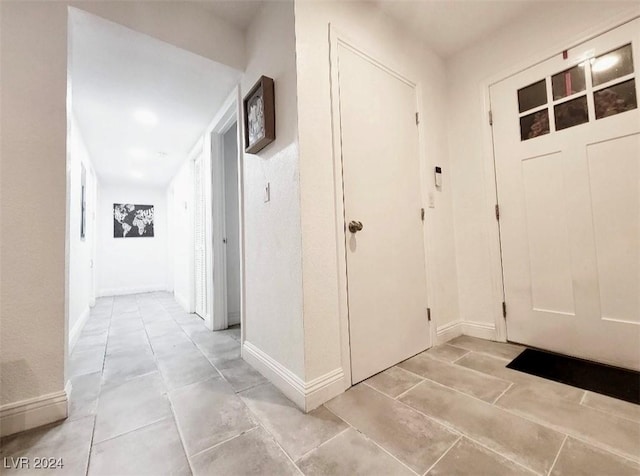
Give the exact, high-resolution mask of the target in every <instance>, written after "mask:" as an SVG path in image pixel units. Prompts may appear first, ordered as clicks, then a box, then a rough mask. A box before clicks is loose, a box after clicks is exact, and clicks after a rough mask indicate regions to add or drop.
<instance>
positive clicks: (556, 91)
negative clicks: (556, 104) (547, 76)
mask: <svg viewBox="0 0 640 476" xmlns="http://www.w3.org/2000/svg"><path fill="white" fill-rule="evenodd" d="M551 85H552V89H553V100H554V101H555V100H558V99H562V98H566V97H567V96H571V95H573V94H576V93H579V92H582V91H584V90H585V88H586V86H587V85H586V81H585V77H584V66H581V65H578V66H574V67H573V68H571V69H568V70H566V71H563V72H562V73H558V74H554V75H553V77H552V78H551Z"/></svg>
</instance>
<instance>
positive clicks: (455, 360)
mask: <svg viewBox="0 0 640 476" xmlns="http://www.w3.org/2000/svg"><path fill="white" fill-rule="evenodd" d="M456 349H460V350H466V352H465V353H464V354H462V355H461V356H460V357H456V358H455V359H453V360H451V361H449V363H451V364H453V365H456V362H457V361H458V360H460V359H462V358H464V357H466V356H467V355H469V354H470V353H471V352H473V351H471V350H467V349H461V348H460V347H456Z"/></svg>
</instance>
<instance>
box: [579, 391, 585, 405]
mask: <svg viewBox="0 0 640 476" xmlns="http://www.w3.org/2000/svg"><path fill="white" fill-rule="evenodd" d="M586 398H587V391H586V390H585V391H584V393H583V394H582V398H581V399H580V403H579V405H584V401H585V399H586ZM584 406H586V405H584Z"/></svg>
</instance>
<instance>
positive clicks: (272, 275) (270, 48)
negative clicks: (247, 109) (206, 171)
mask: <svg viewBox="0 0 640 476" xmlns="http://www.w3.org/2000/svg"><path fill="white" fill-rule="evenodd" d="M246 45H247V68H246V70H245V74H244V76H243V79H242V82H241V93H242V96H244V95H245V94H246V93H247V92H248V91H249V89H250V88H251V87H252V86H253V85H254V84H255V82H256V81H257V80H258V79H259V78H260V76H261V75H265V76H269V77H271V78H273V79H274V81H275V103H276V140H275V141H274V142H272V143H271V144H270V145H268V146H267V147H266V148H264V149H263V150H262V151H260V152H259V153H258V154H257V155H251V154H245V156H244V160H243V175H244V198H243V200H244V220H245V222H244V239H245V250H246V252H245V273H246V279H245V305H246V312H245V316H246V317H245V345H246V343H249V344H250V345H252V346H254V347H255V348H257V349H259V351H260V352H262V353H263V354H266V355H267V356H268V358H269V359H270V361H274V362H276V363H277V364H276V365H278V366H279V367H280V368H283V369H286V371H288V372H290V373H292V374H293V375H295V376H296V377H298V378H304V339H303V336H304V335H303V329H302V251H301V246H302V243H301V236H300V234H301V231H300V177H299V166H298V140H297V133H298V129H297V110H296V109H297V104H296V63H295V32H294V17H293V3H292V2H289V1H287V2H265V4H264V5H263V7H262V10H261V12H260V13H259V14H258V15H257V16H256V18H255V20H254V21H253V23H252V25H251V26H250V27H249V28H248V30H247V38H246ZM267 183H270V184H271V200H270V201H269V202H266V203H265V202H264V188H265V186H266V185H267ZM281 388H282V387H281Z"/></svg>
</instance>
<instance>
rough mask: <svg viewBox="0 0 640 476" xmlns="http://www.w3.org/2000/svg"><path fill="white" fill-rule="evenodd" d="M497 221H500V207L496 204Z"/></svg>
mask: <svg viewBox="0 0 640 476" xmlns="http://www.w3.org/2000/svg"><path fill="white" fill-rule="evenodd" d="M496 220H500V205H498V204H497V203H496Z"/></svg>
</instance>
